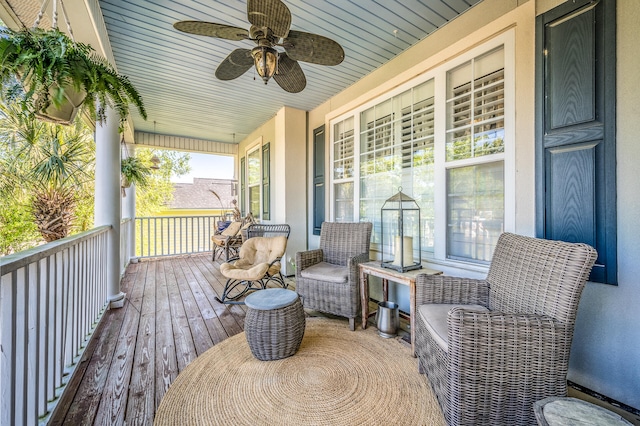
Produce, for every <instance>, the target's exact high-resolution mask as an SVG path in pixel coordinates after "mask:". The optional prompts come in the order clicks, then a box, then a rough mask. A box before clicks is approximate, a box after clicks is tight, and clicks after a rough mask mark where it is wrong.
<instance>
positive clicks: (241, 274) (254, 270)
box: [220, 236, 287, 281]
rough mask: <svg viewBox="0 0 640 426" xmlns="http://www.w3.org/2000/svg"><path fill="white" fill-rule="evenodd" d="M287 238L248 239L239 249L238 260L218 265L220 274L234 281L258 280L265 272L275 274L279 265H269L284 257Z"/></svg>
mask: <svg viewBox="0 0 640 426" xmlns="http://www.w3.org/2000/svg"><path fill="white" fill-rule="evenodd" d="M286 249H287V237H283V236H280V237H254V238H249V239H248V240H247V241H245V242H244V244H242V247H240V253H239V257H240V258H239V259H238V260H236V261H235V262H231V263H223V264H222V265H220V273H221V274H222V275H224V276H225V277H227V278H232V279H236V280H248V281H251V280H260V279H262V278H263V277H264V276H265V274H266V273H267V272H269V275H273V274H277V273H278V271H279V270H280V263H275V264H273V265H271V263H272V262H273V261H275V260H277V259H278V258H281V257H282V256H283V255H284V252H285V250H286Z"/></svg>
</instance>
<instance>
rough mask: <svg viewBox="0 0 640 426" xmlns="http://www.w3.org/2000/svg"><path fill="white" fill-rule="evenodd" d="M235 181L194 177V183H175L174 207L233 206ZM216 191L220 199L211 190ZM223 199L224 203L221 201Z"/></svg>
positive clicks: (171, 206) (214, 207) (171, 203)
mask: <svg viewBox="0 0 640 426" xmlns="http://www.w3.org/2000/svg"><path fill="white" fill-rule="evenodd" d="M233 189H234V181H233V180H232V179H207V178H194V179H193V183H174V184H173V200H172V201H171V202H170V203H169V206H168V207H169V208H172V209H220V208H225V209H229V208H233V204H232V203H231V201H232V200H233V199H235V196H234V195H233V193H234V191H233ZM211 191H214V192H215V193H216V194H218V196H219V197H220V200H218V198H217V197H216V196H215V195H214V194H213V193H212V192H211ZM221 201H222V203H221Z"/></svg>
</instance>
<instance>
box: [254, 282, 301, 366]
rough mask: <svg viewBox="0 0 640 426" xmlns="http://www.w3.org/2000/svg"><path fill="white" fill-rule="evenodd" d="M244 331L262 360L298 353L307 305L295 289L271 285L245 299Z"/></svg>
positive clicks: (256, 355)
mask: <svg viewBox="0 0 640 426" xmlns="http://www.w3.org/2000/svg"><path fill="white" fill-rule="evenodd" d="M245 304H246V306H247V308H248V309H247V315H246V317H245V320H244V332H245V335H246V337H247V342H248V343H249V348H250V349H251V353H252V354H253V356H255V357H256V358H258V359H259V360H261V361H272V360H276V359H282V358H286V357H289V356H291V355H293V354H295V353H296V352H297V351H298V348H299V347H300V342H302V336H304V327H305V319H304V309H303V308H302V303H301V302H300V298H299V297H298V294H297V293H296V292H295V291H291V290H286V289H284V288H268V289H265V290H259V291H256V292H254V293H251V294H250V295H249V296H247V297H246V299H245Z"/></svg>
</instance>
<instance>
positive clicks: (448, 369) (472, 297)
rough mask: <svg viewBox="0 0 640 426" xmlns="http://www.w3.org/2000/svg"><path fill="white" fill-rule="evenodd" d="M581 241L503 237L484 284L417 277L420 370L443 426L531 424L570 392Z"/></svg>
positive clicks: (584, 259)
mask: <svg viewBox="0 0 640 426" xmlns="http://www.w3.org/2000/svg"><path fill="white" fill-rule="evenodd" d="M596 256H597V253H596V251H595V250H594V249H593V248H592V247H591V246H588V245H586V244H573V243H566V242H561V241H551V240H543V239H538V238H532V237H525V236H521V235H516V234H510V233H503V234H502V235H501V236H500V238H499V239H498V243H497V244H496V249H495V252H494V254H493V259H492V260H491V267H490V268H489V274H488V275H487V278H486V279H484V280H477V279H471V278H457V277H450V276H437V275H426V274H419V275H418V276H417V278H416V306H417V310H414V312H416V315H417V318H416V342H415V349H416V354H417V356H418V369H419V371H420V372H421V373H426V374H427V375H428V377H429V382H430V383H431V386H432V387H433V390H434V393H435V394H436V396H437V398H438V402H439V404H440V407H441V408H442V411H443V412H444V417H445V420H446V421H447V424H448V425H474V426H475V425H532V424H536V420H535V418H534V412H533V403H534V402H535V401H538V400H540V399H543V398H547V397H550V396H566V394H567V370H568V368H569V352H570V349H571V340H572V338H573V328H574V323H575V318H576V311H577V308H578V302H579V300H580V294H581V293H582V289H583V287H584V285H585V282H586V280H587V278H588V277H589V272H590V271H591V267H592V266H593V263H594V261H595V260H596Z"/></svg>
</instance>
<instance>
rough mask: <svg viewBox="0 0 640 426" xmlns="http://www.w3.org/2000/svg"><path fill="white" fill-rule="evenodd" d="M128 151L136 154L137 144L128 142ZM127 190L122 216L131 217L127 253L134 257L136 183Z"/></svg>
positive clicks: (131, 154) (132, 154)
mask: <svg viewBox="0 0 640 426" xmlns="http://www.w3.org/2000/svg"><path fill="white" fill-rule="evenodd" d="M127 151H128V153H129V155H130V156H131V157H133V156H134V155H136V146H135V145H134V144H127ZM125 191H127V196H126V197H125V198H124V199H123V201H124V205H123V206H122V217H124V218H129V219H131V224H130V226H129V234H128V241H126V246H127V248H128V250H127V255H128V256H129V257H130V258H134V257H135V256H136V185H131V186H130V187H129V188H127V189H125ZM128 260H129V259H127V261H128ZM125 263H126V262H125Z"/></svg>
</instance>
